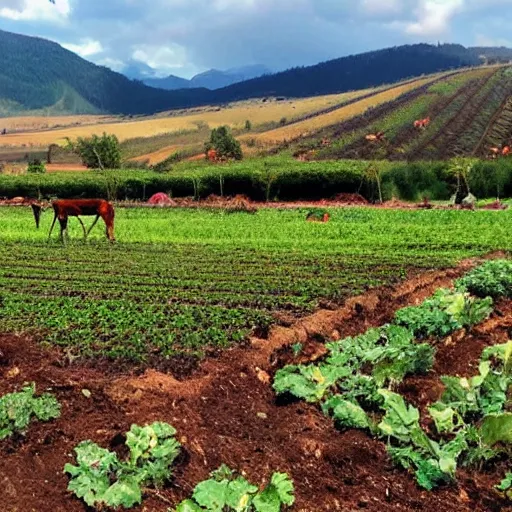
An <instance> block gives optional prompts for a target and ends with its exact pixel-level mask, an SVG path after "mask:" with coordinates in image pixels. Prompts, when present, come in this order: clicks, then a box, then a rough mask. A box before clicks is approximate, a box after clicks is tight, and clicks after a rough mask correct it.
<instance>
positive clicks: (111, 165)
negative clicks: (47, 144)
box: [67, 132, 121, 169]
mask: <svg viewBox="0 0 512 512" xmlns="http://www.w3.org/2000/svg"><path fill="white" fill-rule="evenodd" d="M67 141H68V146H69V148H70V149H72V150H73V151H74V152H75V153H77V154H78V155H80V158H81V159H82V161H83V163H84V165H86V166H87V167H89V168H90V169H119V168H120V167H121V149H120V147H119V140H118V138H117V137H116V136H115V135H108V134H107V133H105V132H103V135H102V136H101V137H99V136H98V135H93V136H92V137H88V138H84V137H78V139H77V140H76V141H75V142H72V141H71V140H70V139H67Z"/></svg>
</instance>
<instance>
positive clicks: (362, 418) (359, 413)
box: [322, 395, 370, 428]
mask: <svg viewBox="0 0 512 512" xmlns="http://www.w3.org/2000/svg"><path fill="white" fill-rule="evenodd" d="M322 409H323V411H324V413H326V414H329V411H332V415H333V417H334V419H335V420H336V422H337V423H338V424H339V425H340V426H342V427H344V428H367V427H368V426H369V424H370V423H369V420H368V416H367V415H366V413H365V412H364V410H363V409H362V408H361V407H360V406H359V405H357V404H355V403H353V402H350V401H348V400H344V399H343V397H342V396H341V395H335V396H333V397H332V398H330V399H329V400H328V401H327V402H325V404H323V406H322Z"/></svg>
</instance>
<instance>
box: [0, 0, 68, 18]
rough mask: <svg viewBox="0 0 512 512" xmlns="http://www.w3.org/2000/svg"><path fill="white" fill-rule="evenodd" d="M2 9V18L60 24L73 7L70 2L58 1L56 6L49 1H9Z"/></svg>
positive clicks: (65, 0)
mask: <svg viewBox="0 0 512 512" xmlns="http://www.w3.org/2000/svg"><path fill="white" fill-rule="evenodd" d="M2 3H3V4H4V6H3V7H0V18H7V19H10V20H14V21H32V20H40V21H43V20H44V21H51V22H59V21H63V20H64V19H66V18H67V17H68V16H69V14H70V12H71V7H70V4H69V0H56V2H55V4H52V3H50V2H49V1H48V0H7V1H3V2H2Z"/></svg>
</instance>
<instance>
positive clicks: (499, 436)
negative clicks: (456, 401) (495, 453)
mask: <svg viewBox="0 0 512 512" xmlns="http://www.w3.org/2000/svg"><path fill="white" fill-rule="evenodd" d="M480 432H481V435H482V440H483V442H484V443H485V444H487V445H489V446H491V447H492V446H494V445H495V444H496V443H512V413H505V414H491V415H489V416H486V417H485V418H484V420H483V423H482V427H481V429H480Z"/></svg>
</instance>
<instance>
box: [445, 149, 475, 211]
mask: <svg viewBox="0 0 512 512" xmlns="http://www.w3.org/2000/svg"><path fill="white" fill-rule="evenodd" d="M477 163H478V160H477V159H475V158H463V157H455V158H452V159H451V160H450V162H449V166H448V175H450V176H453V177H454V178H456V180H457V189H456V191H455V194H454V195H453V196H452V202H453V203H454V204H461V203H462V202H463V201H467V202H470V201H473V200H474V196H473V195H472V194H471V190H470V188H469V178H470V176H471V173H472V172H473V171H474V169H475V166H476V164H477Z"/></svg>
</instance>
